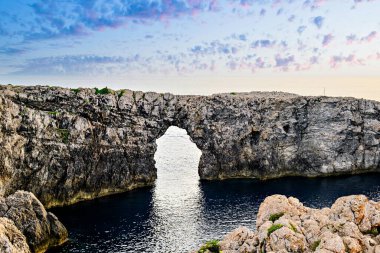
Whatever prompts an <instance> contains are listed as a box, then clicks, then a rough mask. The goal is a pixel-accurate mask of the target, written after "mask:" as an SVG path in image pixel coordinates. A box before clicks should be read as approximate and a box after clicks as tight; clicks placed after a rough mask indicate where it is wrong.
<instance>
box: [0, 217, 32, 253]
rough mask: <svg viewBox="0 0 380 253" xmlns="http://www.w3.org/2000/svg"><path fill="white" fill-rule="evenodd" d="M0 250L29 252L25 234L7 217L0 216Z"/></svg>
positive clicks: (14, 252)
mask: <svg viewBox="0 0 380 253" xmlns="http://www.w3.org/2000/svg"><path fill="white" fill-rule="evenodd" d="M0 252H3V253H30V250H29V246H28V244H27V242H26V238H25V236H24V235H23V234H22V233H21V232H20V230H18V228H17V227H16V226H15V224H14V223H13V221H11V220H9V219H7V218H0Z"/></svg>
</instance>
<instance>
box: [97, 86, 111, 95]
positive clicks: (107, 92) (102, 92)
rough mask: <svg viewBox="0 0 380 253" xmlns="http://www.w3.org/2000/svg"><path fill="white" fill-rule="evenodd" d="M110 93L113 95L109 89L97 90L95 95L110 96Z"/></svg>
mask: <svg viewBox="0 0 380 253" xmlns="http://www.w3.org/2000/svg"><path fill="white" fill-rule="evenodd" d="M110 93H112V90H111V89H108V88H107V87H105V88H103V89H98V88H95V94H96V95H106V94H110Z"/></svg>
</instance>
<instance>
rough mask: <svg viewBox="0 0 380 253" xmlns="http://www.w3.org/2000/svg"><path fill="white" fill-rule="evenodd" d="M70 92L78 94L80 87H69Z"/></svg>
mask: <svg viewBox="0 0 380 253" xmlns="http://www.w3.org/2000/svg"><path fill="white" fill-rule="evenodd" d="M70 90H71V91H72V92H74V93H75V94H78V93H79V92H80V90H81V89H80V88H76V89H70Z"/></svg>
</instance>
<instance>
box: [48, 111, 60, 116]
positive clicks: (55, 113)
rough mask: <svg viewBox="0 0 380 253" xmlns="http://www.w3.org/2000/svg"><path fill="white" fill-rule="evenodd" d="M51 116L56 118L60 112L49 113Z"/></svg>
mask: <svg viewBox="0 0 380 253" xmlns="http://www.w3.org/2000/svg"><path fill="white" fill-rule="evenodd" d="M48 114H49V115H52V116H56V115H58V112H56V111H54V112H48Z"/></svg>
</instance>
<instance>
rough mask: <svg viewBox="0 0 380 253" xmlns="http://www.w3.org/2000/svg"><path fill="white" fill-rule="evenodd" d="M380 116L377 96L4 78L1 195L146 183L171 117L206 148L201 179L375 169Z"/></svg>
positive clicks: (61, 194) (58, 201) (74, 193)
mask: <svg viewBox="0 0 380 253" xmlns="http://www.w3.org/2000/svg"><path fill="white" fill-rule="evenodd" d="M379 120H380V103H379V102H375V101H369V100H362V99H354V98H330V97H302V96H297V95H294V94H286V93H260V92H256V93H242V94H235V93H233V94H218V95H212V96H178V95H172V94H169V93H165V94H159V93H153V92H146V93H143V92H138V91H130V90H124V91H110V92H109V94H96V92H95V90H94V89H79V90H70V89H64V88H58V87H41V86H35V87H20V86H0V145H1V147H2V148H1V150H0V158H1V159H0V194H3V195H7V194H10V193H13V192H14V191H15V190H18V189H23V190H28V191H32V192H33V193H35V194H36V195H37V196H38V197H39V199H40V200H41V202H43V203H44V204H45V205H46V206H48V207H50V206H57V205H65V204H71V203H75V202H77V201H80V200H84V199H92V198H95V197H99V196H104V195H108V194H112V193H117V192H123V191H126V190H130V189H133V188H136V187H140V186H146V185H152V184H153V183H154V180H155V178H156V170H155V167H154V153H155V151H156V146H155V140H156V139H157V138H158V137H159V136H161V135H162V134H164V132H165V131H166V129H167V128H168V127H169V126H171V125H174V126H178V127H180V128H183V129H185V130H186V131H187V133H188V134H189V136H190V137H191V139H192V140H193V142H194V143H195V144H196V145H197V147H198V148H199V149H200V150H201V151H202V156H201V159H200V163H199V171H200V173H199V174H200V177H201V179H208V180H211V179H224V178H233V177H255V178H260V179H267V178H274V177H281V176H293V175H298V176H325V175H331V174H344V173H346V174H347V173H360V172H368V171H379V170H380V148H379V147H380V144H379V143H380V135H379V133H380V121H379Z"/></svg>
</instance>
